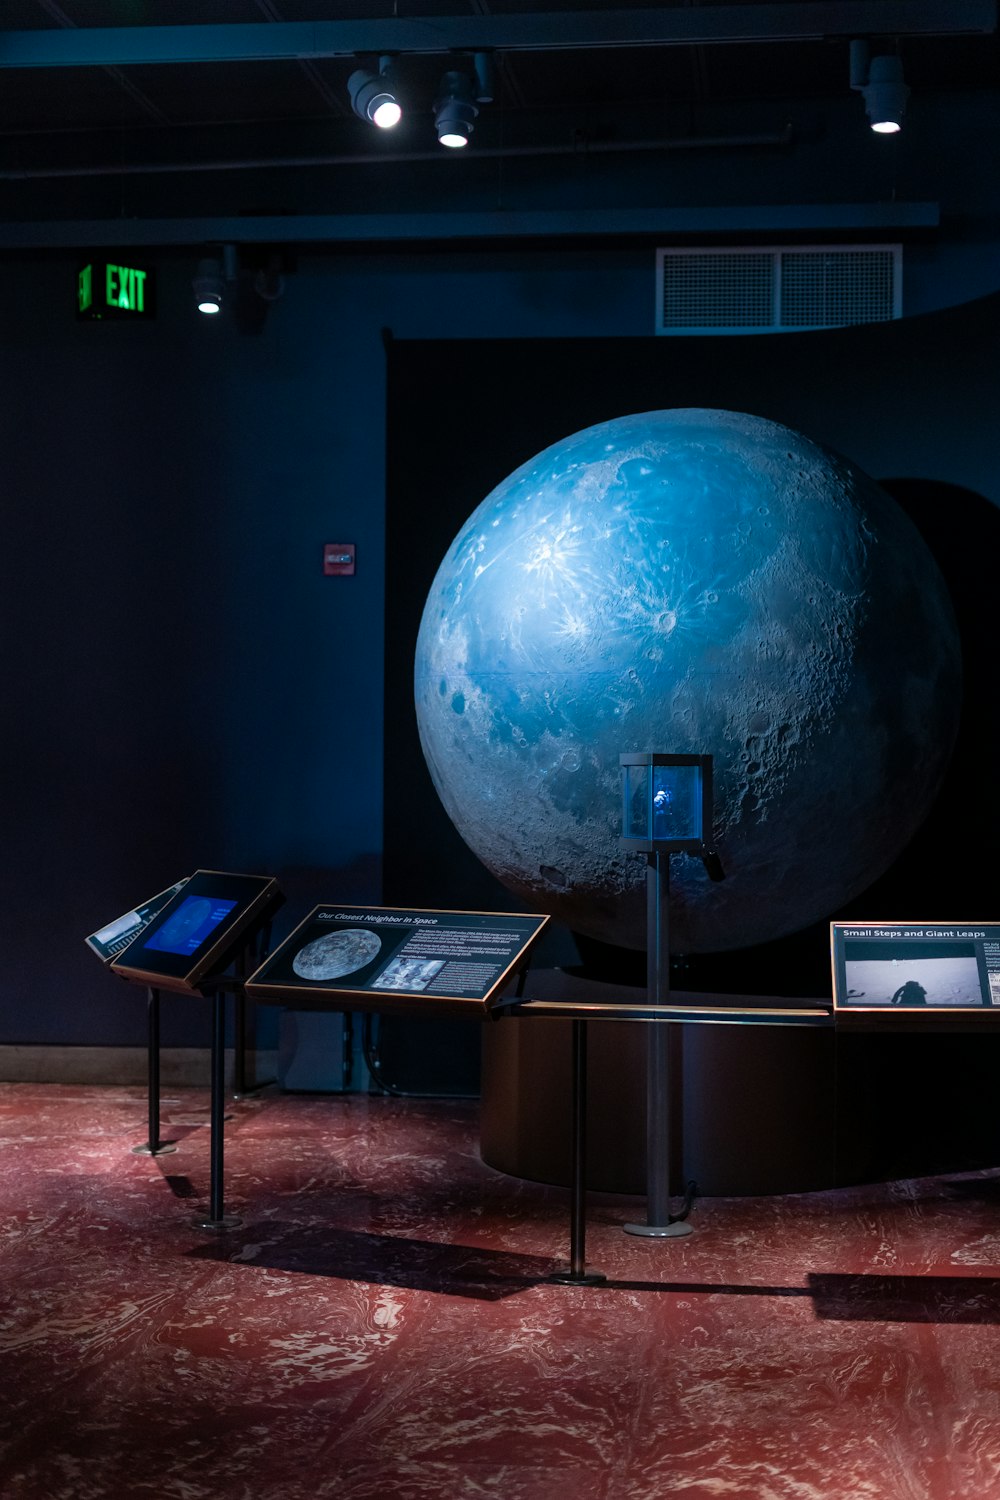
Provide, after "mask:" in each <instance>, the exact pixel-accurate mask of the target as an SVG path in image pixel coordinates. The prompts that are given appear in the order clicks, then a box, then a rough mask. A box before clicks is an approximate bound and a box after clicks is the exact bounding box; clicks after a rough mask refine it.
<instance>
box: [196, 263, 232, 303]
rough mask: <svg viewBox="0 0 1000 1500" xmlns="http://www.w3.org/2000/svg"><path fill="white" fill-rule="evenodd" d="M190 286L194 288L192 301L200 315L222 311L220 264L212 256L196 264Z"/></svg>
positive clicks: (223, 293)
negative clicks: (196, 267) (193, 300)
mask: <svg viewBox="0 0 1000 1500" xmlns="http://www.w3.org/2000/svg"><path fill="white" fill-rule="evenodd" d="M191 285H192V286H193V287H194V299H195V302H196V303H197V305H198V311H199V312H201V313H217V312H221V311H222V301H223V297H224V296H225V288H224V284H223V280H222V262H221V261H219V260H217V259H216V258H215V257H214V256H206V258H205V259H204V260H200V261H199V262H198V269H197V271H196V272H195V277H194V280H193V281H192V283H191Z"/></svg>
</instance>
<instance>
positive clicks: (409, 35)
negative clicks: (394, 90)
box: [0, 0, 998, 68]
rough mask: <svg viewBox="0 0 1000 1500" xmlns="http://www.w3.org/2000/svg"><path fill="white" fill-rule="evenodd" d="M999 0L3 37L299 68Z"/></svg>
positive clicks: (959, 14)
mask: <svg viewBox="0 0 1000 1500" xmlns="http://www.w3.org/2000/svg"><path fill="white" fill-rule="evenodd" d="M997 6H998V0H829V3H828V0H815V3H813V4H809V5H802V4H781V5H769V4H765V5H700V6H683V7H681V6H657V7H656V8H654V9H651V10H624V9H621V10H619V9H611V10H603V11H565V12H554V13H548V14H546V13H538V14H522V15H487V16H483V15H468V16H425V17H422V18H412V17H411V18H406V17H392V18H387V19H382V20H356V21H317V22H309V21H274V22H247V23H239V24H235V23H234V24H232V25H211V26H210V25H204V26H101V27H87V28H84V27H78V28H74V29H73V30H50V31H2V32H0V67H3V68H74V67H76V68H81V67H89V68H94V67H118V68H124V67H134V66H140V65H141V66H148V65H152V64H169V63H173V64H177V63H221V62H278V61H291V62H300V61H302V60H304V59H318V58H324V57H353V56H356V55H358V54H363V53H393V52H395V53H407V54H416V53H428V54H440V53H448V52H453V51H459V52H478V51H497V52H518V51H524V52H551V51H578V50H581V49H593V48H606V47H647V46H653V47H671V46H688V47H690V46H710V45H712V44H715V43H729V44H734V43H743V42H801V41H817V40H824V39H826V38H832V37H848V38H851V37H870V36H968V35H988V34H990V33H992V32H995V31H996V30H997Z"/></svg>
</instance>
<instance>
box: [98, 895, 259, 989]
mask: <svg viewBox="0 0 1000 1500" xmlns="http://www.w3.org/2000/svg"><path fill="white" fill-rule="evenodd" d="M283 900H284V897H283V896H282V894H281V892H280V890H279V889H278V883H277V881H276V880H274V879H273V878H272V877H271V876H270V875H232V874H227V873H225V872H224V871H220V870H196V871H195V873H194V874H193V875H192V876H191V878H190V880H188V881H187V882H186V883H185V884H184V886H183V887H182V888H181V889H180V890H179V891H178V892H177V894H176V895H175V896H174V897H173V899H172V900H171V901H170V902H169V903H168V904H167V905H166V906H165V907H164V908H163V909H162V910H161V911H160V912H159V913H158V914H157V915H156V916H155V917H154V918H153V920H152V921H151V922H150V923H149V924H148V926H146V927H145V928H144V929H143V931H142V932H140V933H139V935H138V936H137V937H135V938H134V939H133V941H132V942H131V943H129V945H128V947H127V948H126V949H125V950H124V952H122V953H120V954H119V955H118V956H117V957H116V958H115V959H114V960H113V961H112V964H111V968H112V969H113V971H114V972H115V973H116V974H121V975H122V977H123V978H125V979H135V980H139V981H141V982H142V983H143V984H148V985H153V986H155V987H156V988H158V989H167V990H182V991H184V992H190V991H192V990H197V989H198V987H199V985H200V984H201V983H202V981H204V980H205V979H207V978H208V977H209V976H210V975H212V974H217V973H219V972H221V971H222V970H223V969H224V968H225V967H226V966H227V964H229V963H230V962H231V960H232V959H233V958H234V956H235V955H236V953H237V952H238V950H239V948H240V946H241V944H242V943H243V942H244V941H245V940H246V939H247V938H248V937H249V936H250V934H251V933H252V931H253V930H254V928H255V927H258V926H260V924H261V923H263V922H265V921H267V920H268V918H269V917H270V916H271V914H272V913H273V912H274V911H276V910H277V908H278V907H279V906H280V905H281V903H282V901H283Z"/></svg>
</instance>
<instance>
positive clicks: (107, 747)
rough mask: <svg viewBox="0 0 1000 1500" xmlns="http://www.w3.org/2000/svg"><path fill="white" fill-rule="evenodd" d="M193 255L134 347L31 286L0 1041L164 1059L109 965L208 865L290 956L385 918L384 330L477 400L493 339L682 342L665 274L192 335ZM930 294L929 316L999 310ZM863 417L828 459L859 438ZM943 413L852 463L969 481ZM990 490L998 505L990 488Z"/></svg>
mask: <svg viewBox="0 0 1000 1500" xmlns="http://www.w3.org/2000/svg"><path fill="white" fill-rule="evenodd" d="M194 258H195V257H193V256H191V257H189V256H180V255H178V254H177V253H176V252H170V253H164V254H162V255H159V256H157V257H155V260H156V263H157V266H158V270H159V278H160V288H159V290H160V305H159V314H158V318H157V320H156V321H155V322H154V323H150V324H146V325H140V326H136V327H130V326H123V325H122V324H99V325H92V324H77V323H76V322H75V320H74V316H73V301H72V298H73V285H74V275H75V261H74V259H73V258H72V257H64V256H60V255H55V254H53V255H51V256H50V257H48V258H43V259H41V260H36V261H34V262H31V261H28V260H27V259H25V260H18V259H16V258H9V259H8V260H7V261H6V263H5V277H4V282H3V289H2V291H0V323H2V328H3V339H4V353H5V356H6V358H5V376H4V381H5V386H4V389H5V400H4V402H3V404H2V406H0V464H2V473H3V492H4V498H5V502H6V514H7V518H8V522H7V526H6V528H5V538H4V540H5V546H4V559H5V573H6V579H5V584H4V588H3V610H4V620H5V636H4V639H5V661H6V666H7V671H6V687H5V705H6V710H7V712H6V715H5V730H4V736H3V743H4V770H3V788H4V807H5V813H4V823H5V845H6V853H5V858H4V873H5V884H6V894H5V899H4V911H5V916H6V921H5V928H4V933H5V941H6V949H7V959H8V963H7V966H6V972H5V974H4V977H3V983H2V985H0V1042H7V1043H40V1042H64V1043H95V1044H100V1043H117V1044H124V1043H132V1044H136V1043H140V1042H141V1041H142V1040H143V1036H144V1029H143V1028H144V1012H143V1006H142V996H141V993H140V992H139V991H138V990H136V989H133V988H129V987H126V986H124V985H123V984H121V983H119V982H118V981H117V980H115V979H113V978H112V977H111V976H109V975H107V974H106V973H104V972H103V970H102V969H101V967H100V965H99V964H98V963H97V961H96V960H95V959H94V958H93V957H92V956H91V955H90V954H89V952H88V951H87V950H86V948H85V947H84V944H83V937H84V936H85V934H86V933H88V932H90V931H91V930H93V929H94V928H95V927H97V926H99V925H101V924H102V923H104V922H106V921H108V920H110V919H111V918H112V917H114V916H116V915H117V914H118V913H119V912H121V911H123V910H125V909H127V908H128V907H130V906H131V905H132V904H134V903H135V902H136V901H139V900H142V899H143V898H145V897H147V896H149V895H151V894H152V893H153V892H155V891H156V890H158V889H159V888H160V887H162V886H163V885H165V884H167V883H169V882H171V881H173V880H174V879H176V878H177V877H178V876H179V875H181V874H185V873H188V872H189V871H191V870H192V869H194V868H196V867H216V868H223V869H251V870H255V869H260V870H264V869H266V870H269V871H273V872H275V873H277V874H279V876H281V877H282V879H283V880H284V882H285V884H286V886H287V889H288V892H289V896H290V900H289V905H288V907H287V908H286V913H285V918H284V926H285V927H286V928H287V926H290V925H291V924H292V922H293V920H297V918H298V916H299V915H301V914H302V912H303V910H304V909H306V908H307V906H308V905H309V904H310V903H311V902H312V901H314V900H319V899H324V898H326V897H327V896H328V895H329V894H330V893H337V894H340V895H342V896H343V898H344V899H350V898H352V897H353V898H354V899H359V900H372V899H377V897H378V895H379V891H380V886H379V860H380V856H381V848H382V774H383V766H382V753H383V743H384V742H385V741H391V737H392V734H393V724H392V723H391V722H389V723H385V724H384V723H383V704H382V688H383V650H384V647H383V611H384V588H383V567H384V551H385V535H384V529H385V517H384V485H385V436H386V434H385V406H386V400H385V387H386V376H385V356H384V350H383V344H382V338H381V330H382V329H383V328H384V327H389V328H391V329H392V330H393V333H394V335H395V336H396V337H397V338H410V339H430V338H455V339H463V340H467V341H469V344H468V356H467V358H465V359H462V360H459V361H458V362H457V364H456V368H455V369H454V373H453V379H454V380H455V381H458V382H463V383H470V384H472V385H474V384H475V381H476V351H475V347H474V342H473V341H475V340H478V339H486V338H509V337H512V336H518V337H522V338H528V337H533V336H542V335H544V336H549V337H580V336H589V337H595V336H605V335H612V334H613V335H645V334H646V333H648V332H649V331H650V330H651V328H652V321H653V295H654V290H653V277H654V273H653V255H652V251H647V250H624V251H620V252H612V251H600V252H599V251H587V252H584V251H571V250H566V249H560V250H558V251H555V250H554V251H550V252H542V251H538V252H534V253H528V252H523V251H522V252H517V253H512V254H508V255H503V254H500V253H499V252H497V253H492V254H484V253H480V254H476V255H474V256H472V255H468V256H460V255H458V254H454V255H449V254H447V253H445V252H439V253H435V254H422V255H417V254H404V253H402V252H400V253H399V254H397V255H386V256H383V257H371V256H368V257H365V256H361V255H347V254H340V255H336V254H332V253H331V254H329V255H326V254H319V253H317V254H316V255H311V256H310V255H303V256H301V257H300V259H299V263H298V267H297V270H296V271H295V272H294V274H292V275H290V276H289V278H288V287H287V291H286V293H285V296H284V298H283V299H282V301H281V302H279V303H277V304H275V305H274V306H273V307H272V308H271V310H270V313H269V316H268V319H267V321H266V324H265V326H264V328H263V330H262V331H261V332H259V333H258V334H256V335H250V334H247V333H243V332H241V331H240V329H239V328H238V327H237V326H236V325H235V324H234V323H233V322H232V321H230V320H226V319H220V320H218V321H217V322H215V323H211V322H209V321H208V320H206V319H204V318H199V317H198V315H197V314H196V313H195V312H194V311H193V308H192V305H191V295H190V276H191V273H192V269H193V259H194ZM925 260H926V254H925ZM977 264H978V262H977ZM943 265H944V262H942V266H943ZM938 269H939V271H941V267H939V268H938ZM922 274H923V278H924V283H925V287H926V288H930V289H931V290H932V292H933V295H930V292H928V294H927V296H926V297H925V302H926V305H935V299H936V300H938V301H940V300H956V301H957V300H961V294H962V291H963V289H966V290H967V291H968V294H969V295H972V294H973V293H974V292H977V291H979V290H980V289H981V287H980V283H979V281H978V280H977V279H976V278H971V279H970V280H969V281H968V282H966V283H962V282H960V281H959V282H956V281H955V280H954V278H952V279H951V280H950V281H949V279H948V277H947V276H945V275H944V274H943V271H942V274H940V275H938V276H937V278H936V279H933V281H932V278H930V276H929V275H928V271H927V266H926V264H925V265H924V269H923V273H922ZM977 275H978V273H977ZM946 284H947V293H945V291H944V290H943V288H944V287H945V285H946ZM762 342H766V341H762ZM674 346H675V347H676V350H677V358H678V359H682V358H683V357H684V349H685V341H683V340H682V341H675V345H674ZM526 378H527V376H526ZM933 379H934V372H933V371H931V370H929V371H928V372H927V380H928V382H929V385H928V389H930V382H932V381H933ZM807 382H808V369H805V370H804V371H803V383H804V384H806V383H807ZM441 399H442V401H446V400H447V399H448V390H447V388H446V387H445V388H443V389H442V391H441ZM539 399H540V400H543V399H544V392H543V391H539ZM852 399H853V398H852V393H851V392H850V391H849V390H845V391H844V393H843V411H842V412H841V413H840V414H838V415H836V416H835V414H830V420H829V422H827V420H826V417H825V416H824V414H823V413H818V414H817V416H816V420H815V421H814V422H813V423H812V425H811V426H810V427H809V428H808V430H809V431H810V435H812V436H815V437H818V438H820V439H821V440H826V441H833V440H834V439H835V436H836V433H837V432H839V431H840V429H841V428H842V427H843V426H844V423H845V422H846V421H847V420H848V416H847V415H846V414H848V413H849V412H850V411H851V409H852V408H851V403H852ZM886 399H887V401H891V400H892V399H893V398H892V396H891V394H887V398H886ZM939 399H940V400H941V401H942V402H945V403H947V402H948V401H949V400H950V399H951V398H950V396H949V391H948V390H947V389H942V390H941V391H940V393H939ZM933 409H934V400H933V399H932V398H931V397H930V396H929V397H928V402H927V403H925V404H924V405H923V406H922V408H921V411H920V413H919V415H915V418H914V421H913V422H912V423H910V424H909V425H908V427H906V428H905V439H904V440H901V441H900V443H899V444H898V446H897V448H896V449H895V450H894V451H893V452H892V453H891V455H889V454H887V453H886V452H885V442H884V438H883V437H880V436H879V431H880V424H879V422H878V420H877V414H876V415H875V416H874V417H873V416H872V414H871V413H870V412H868V413H866V414H865V420H866V421H867V422H868V423H869V426H870V437H869V438H865V437H864V435H863V434H862V433H860V432H859V438H858V441H857V442H856V443H853V444H845V443H844V442H843V441H842V440H839V441H838V443H837V445H838V446H840V447H843V448H846V449H848V451H850V453H851V456H852V457H853V458H855V459H857V460H858V461H859V462H861V463H862V464H868V463H870V460H871V457H872V454H873V453H875V454H878V455H880V456H881V457H882V459H883V462H881V463H879V464H876V465H874V468H875V470H876V472H882V473H886V472H892V473H895V474H910V475H920V476H923V477H927V478H939V479H946V480H947V479H955V478H956V475H955V472H954V467H955V466H954V453H953V452H952V451H949V450H948V448H947V446H945V445H943V444H942V442H941V441H940V439H939V436H938V434H937V432H936V431H935V424H934V423H933V421H928V420H927V411H928V410H930V411H933ZM496 416H497V421H498V422H502V421H503V420H504V413H503V411H502V410H498V411H497V414H496ZM904 426H905V424H904ZM890 458H891V461H890ZM438 462H439V463H440V464H441V465H442V466H446V465H447V464H448V462H449V454H448V453H447V452H443V453H441V454H440V455H439V459H438ZM887 466H888V467H887ZM968 469H969V464H968V463H966V464H965V465H964V466H963V468H962V473H961V476H960V477H959V482H962V483H966V484H970V485H971V486H972V487H973V488H975V489H978V490H979V491H980V492H981V493H983V494H987V496H988V498H991V499H993V500H994V501H998V500H1000V492H998V491H997V480H996V477H995V469H994V467H993V466H992V465H991V464H988V463H986V462H985V461H980V459H979V458H977V459H976V461H975V465H974V472H971V471H970V472H966V470H968ZM435 484H436V481H435V474H434V472H433V471H432V470H431V471H429V472H428V473H427V474H426V486H425V503H426V504H427V505H428V506H430V507H432V506H433V505H434V497H435ZM991 486H992V489H991ZM480 498H482V497H481V496H480V495H470V497H469V507H468V508H469V509H470V510H471V509H472V508H473V506H474V505H475V504H476V503H477V502H478V500H479V499H480ZM327 541H348V542H354V543H355V544H356V545H357V549H358V568H357V576H356V577H354V578H352V579H326V578H323V577H322V576H321V547H322V544H323V543H324V542H327ZM388 649H389V650H392V649H393V643H392V642H389V643H388ZM204 1020H205V1018H204V1016H203V1015H202V1014H201V1012H200V1007H199V1005H198V1003H197V1002H195V1001H180V1000H179V1001H177V1002H172V1003H171V1005H170V1006H169V1007H168V1014H167V1015H166V1017H165V1025H164V1040H165V1042H166V1043H168V1044H187V1043H190V1044H203V1043H204V1041H205V1036H206V1029H205V1025H204Z"/></svg>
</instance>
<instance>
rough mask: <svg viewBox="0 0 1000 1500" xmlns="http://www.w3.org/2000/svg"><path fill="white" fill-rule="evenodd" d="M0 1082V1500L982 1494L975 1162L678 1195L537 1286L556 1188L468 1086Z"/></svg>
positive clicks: (981, 1271)
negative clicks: (208, 1218) (199, 1217)
mask: <svg viewBox="0 0 1000 1500" xmlns="http://www.w3.org/2000/svg"><path fill="white" fill-rule="evenodd" d="M231 1108H232V1118H231V1120H230V1122H229V1124H228V1126H227V1140H226V1149H227V1162H226V1167H227V1173H226V1175H227V1204H226V1206H227V1208H228V1209H230V1210H232V1211H233V1212H236V1213H238V1214H240V1215H241V1216H242V1220H243V1223H242V1225H241V1227H240V1228H238V1229H236V1230H233V1231H230V1232H229V1233H227V1234H226V1235H224V1236H222V1237H212V1236H210V1235H207V1234H205V1233H203V1232H200V1231H198V1230H196V1229H194V1228H193V1227H192V1220H193V1218H194V1217H195V1216H196V1213H197V1212H198V1210H199V1209H201V1210H204V1208H205V1207H206V1205H207V1192H208V1166H209V1158H208V1145H209V1141H208V1134H209V1132H208V1096H207V1093H204V1092H201V1091H197V1090H190V1091H188V1090H178V1091H174V1092H171V1093H170V1094H169V1095H167V1096H166V1097H165V1099H164V1108H163V1114H164V1122H165V1128H164V1132H163V1134H164V1138H165V1139H167V1140H171V1141H173V1142H175V1143H176V1146H177V1150H176V1152H175V1153H174V1154H172V1155H167V1156H162V1157H159V1158H157V1159H151V1158H149V1157H141V1156H135V1155H132V1154H131V1149H130V1148H131V1147H132V1146H133V1145H135V1144H137V1143H138V1142H141V1141H142V1140H143V1139H144V1136H145V1099H144V1095H143V1093H142V1091H141V1090H135V1089H118V1088H99V1087H94V1088H83V1087H60V1086H56V1085H44V1086H43V1085H11V1084H7V1085H0V1162H2V1166H3V1170H2V1173H0V1264H2V1266H3V1278H2V1283H0V1439H2V1447H0V1495H3V1496H4V1497H5V1500H104V1497H111V1496H116V1497H132V1496H136V1497H142V1496H150V1497H155V1500H307V1497H308V1500H312V1497H313V1496H322V1497H326V1496H329V1497H334V1496H336V1497H344V1500H397V1497H398V1500H425V1497H426V1500H431V1497H435V1500H459V1497H461V1500H465V1497H469V1500H479V1497H494V1496H495V1497H503V1500H553V1497H559V1496H561V1495H563V1494H572V1495H574V1496H577V1497H580V1500H660V1497H673V1496H677V1497H682V1500H988V1497H991V1496H996V1495H1000V1327H998V1324H1000V1173H980V1174H968V1175H963V1176H960V1177H948V1178H935V1179H922V1180H919V1181H907V1182H896V1183H889V1184H880V1185H876V1186H870V1187H861V1188H852V1189H839V1190H837V1191H834V1192H825V1193H815V1194H807V1195H801V1196H786V1197H772V1198H756V1199H749V1198H744V1199H721V1198H716V1199H704V1200H701V1201H698V1202H696V1204H695V1208H694V1212H693V1215H692V1220H693V1222H694V1224H695V1225H696V1232H695V1233H694V1234H692V1235H691V1236H690V1237H688V1238H686V1239H679V1240H672V1241H667V1242H662V1241H661V1242H655V1241H653V1242H649V1241H644V1240H639V1239H636V1238H632V1237H630V1236H627V1235H625V1234H623V1233H622V1229H621V1226H622V1224H623V1223H624V1222H625V1221H626V1220H627V1219H630V1218H633V1219H634V1218H635V1217H636V1216H637V1213H640V1214H641V1205H640V1204H639V1202H638V1201H637V1200H636V1199H634V1198H624V1197H622V1198H612V1197H609V1196H602V1195H593V1196H592V1197H591V1200H590V1209H589V1220H588V1261H590V1262H591V1263H592V1264H593V1265H595V1266H597V1267H599V1268H600V1269H601V1270H602V1271H604V1272H605V1273H606V1274H607V1276H608V1278H609V1281H608V1284H607V1285H606V1286H604V1287H599V1288H581V1287H562V1286H556V1285H552V1284H550V1283H549V1282H547V1281H546V1277H547V1276H548V1275H549V1273H550V1272H551V1271H552V1270H553V1269H555V1268H556V1267H557V1266H558V1265H559V1264H560V1263H563V1262H565V1260H566V1257H567V1254H568V1195H567V1194H566V1193H565V1192H564V1191H562V1190H560V1189H557V1188H547V1187H540V1186H538V1185H535V1184H531V1183H525V1182H521V1181H518V1180H516V1179H513V1178H509V1177H505V1176H502V1175H501V1174H499V1173H497V1172H494V1171H492V1170H491V1169H490V1168H488V1167H486V1166H484V1165H483V1164H482V1162H481V1161H480V1159H479V1156H478V1149H477V1143H478V1127H477V1115H476V1106H475V1105H474V1104H471V1103H466V1102H447V1101H437V1100H435V1101H427V1100H399V1099H388V1098H371V1099H369V1098H367V1097H364V1096H346V1097H317V1096H289V1095H280V1094H272V1095H270V1096H265V1097H262V1098H260V1099H258V1100H242V1101H240V1102H238V1103H234V1104H233V1105H232V1107H231Z"/></svg>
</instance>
